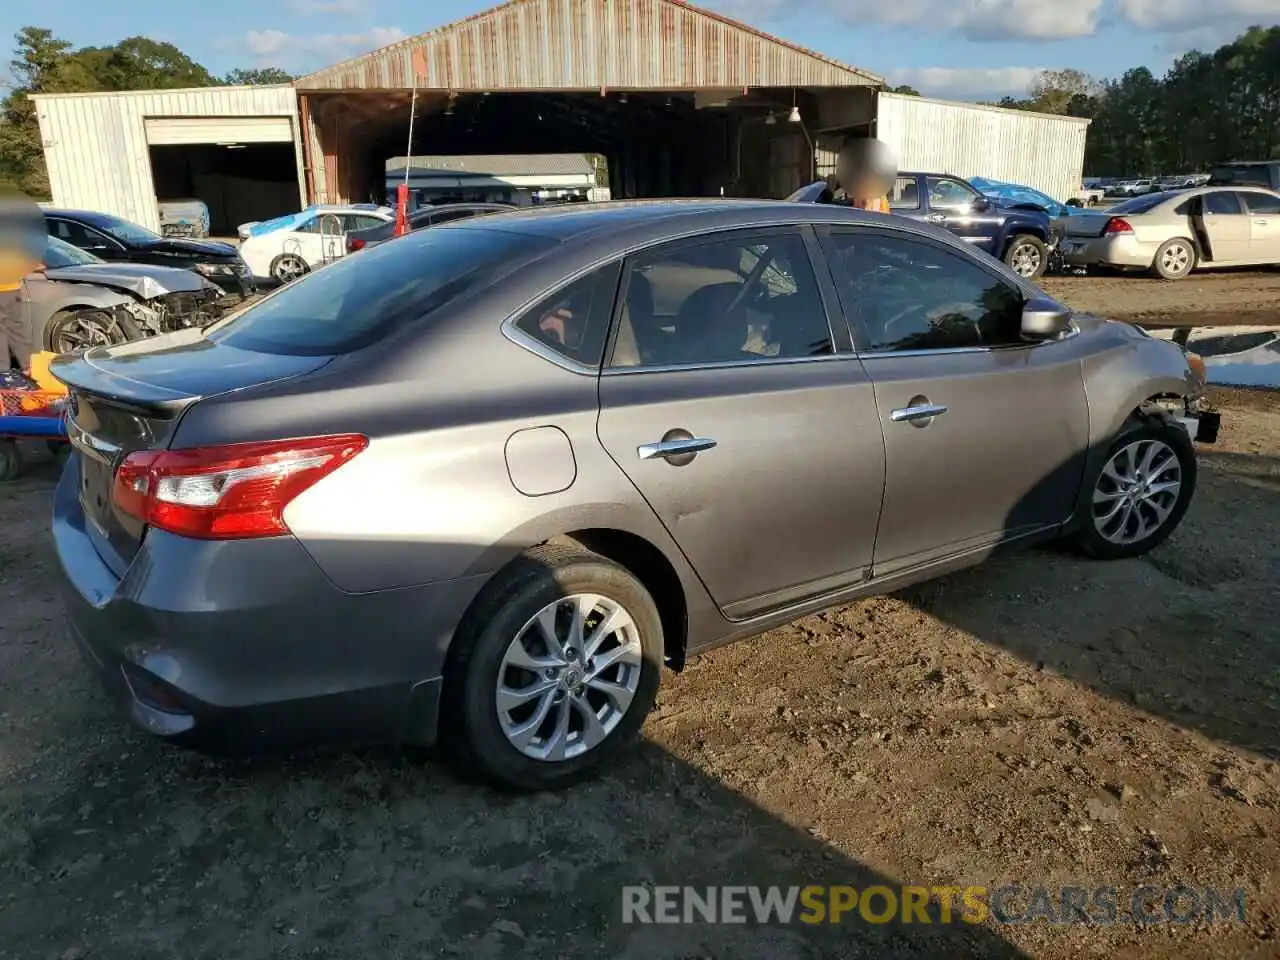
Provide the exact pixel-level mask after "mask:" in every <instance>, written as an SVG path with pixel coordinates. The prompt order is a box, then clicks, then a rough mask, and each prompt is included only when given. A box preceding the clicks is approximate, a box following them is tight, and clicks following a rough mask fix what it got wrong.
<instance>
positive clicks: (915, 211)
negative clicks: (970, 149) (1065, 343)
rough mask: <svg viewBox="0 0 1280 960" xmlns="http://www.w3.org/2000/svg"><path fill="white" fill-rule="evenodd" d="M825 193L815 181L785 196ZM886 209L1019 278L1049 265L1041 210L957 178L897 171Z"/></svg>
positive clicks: (1049, 239) (805, 198)
mask: <svg viewBox="0 0 1280 960" xmlns="http://www.w3.org/2000/svg"><path fill="white" fill-rule="evenodd" d="M829 198H830V193H829V190H828V184H827V182H826V181H825V180H819V181H817V182H816V183H811V184H809V185H808V186H805V187H801V188H800V189H799V190H797V191H796V192H795V193H793V194H792V195H791V196H789V197H788V198H787V199H788V200H792V201H797V202H800V203H823V202H831V201H830V199H829ZM837 202H838V201H837ZM889 209H890V210H892V212H893V213H895V214H899V215H901V216H904V217H910V218H911V219H913V220H923V221H925V222H927V223H934V224H937V225H938V226H940V227H944V228H946V229H947V230H950V231H951V232H952V233H954V234H955V235H956V236H958V237H960V238H961V239H963V240H965V241H967V242H969V243H972V244H973V245H974V246H976V247H979V248H980V249H982V250H985V251H986V252H987V253H989V254H991V255H992V256H993V257H998V258H999V259H1001V260H1003V261H1004V262H1005V263H1006V264H1008V265H1009V267H1010V269H1012V270H1013V271H1014V272H1015V273H1017V274H1018V275H1019V276H1021V277H1026V278H1028V279H1030V278H1033V277H1038V276H1040V275H1041V274H1042V273H1044V271H1045V268H1046V267H1047V266H1048V265H1049V251H1050V246H1051V244H1052V243H1053V239H1054V236H1053V230H1052V227H1051V225H1050V224H1051V221H1050V219H1049V215H1048V214H1047V213H1046V212H1045V211H1044V210H1041V209H1039V208H1037V207H1034V206H1032V205H1029V204H1018V203H1011V202H1008V201H1004V200H1000V199H997V198H994V197H987V196H984V195H983V194H982V193H980V192H979V191H978V190H977V189H975V188H974V187H973V186H972V185H971V184H969V183H968V182H967V181H965V180H962V179H960V178H959V177H953V176H949V175H947V174H941V173H899V174H898V179H897V182H896V183H895V184H894V188H893V193H892V194H890V196H889Z"/></svg>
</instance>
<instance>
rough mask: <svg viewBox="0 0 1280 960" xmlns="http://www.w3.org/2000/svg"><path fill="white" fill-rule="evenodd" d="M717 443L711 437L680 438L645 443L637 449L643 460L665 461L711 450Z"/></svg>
mask: <svg viewBox="0 0 1280 960" xmlns="http://www.w3.org/2000/svg"><path fill="white" fill-rule="evenodd" d="M715 445H716V442H715V441H714V440H712V439H711V438H710V437H680V438H677V439H673V440H659V441H658V442H657V443H643V444H641V445H640V446H638V447H637V448H636V454H637V455H638V456H639V457H640V459H641V460H665V459H667V458H668V457H680V456H687V455H689V454H694V453H701V452H702V451H703V450H710V449H711V448H712V447H714V446H715Z"/></svg>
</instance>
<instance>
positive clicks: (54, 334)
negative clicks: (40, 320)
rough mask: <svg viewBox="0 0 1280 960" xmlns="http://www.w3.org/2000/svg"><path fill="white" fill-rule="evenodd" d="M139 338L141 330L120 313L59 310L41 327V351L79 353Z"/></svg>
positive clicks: (76, 309)
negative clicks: (42, 349)
mask: <svg viewBox="0 0 1280 960" xmlns="http://www.w3.org/2000/svg"><path fill="white" fill-rule="evenodd" d="M140 339H142V331H141V330H139V329H138V325H137V324H135V323H134V322H133V318H132V317H129V316H128V315H127V314H125V313H124V311H123V310H116V311H112V310H102V309H97V308H94V307H77V308H73V309H70V310H59V311H58V312H57V313H55V314H54V315H53V316H52V317H50V318H49V322H48V323H47V324H45V328H44V348H45V349H46V350H48V351H50V352H51V353H81V352H83V351H85V350H88V349H89V348H90V347H108V346H114V345H116V344H120V343H128V342H130V341H132V340H140Z"/></svg>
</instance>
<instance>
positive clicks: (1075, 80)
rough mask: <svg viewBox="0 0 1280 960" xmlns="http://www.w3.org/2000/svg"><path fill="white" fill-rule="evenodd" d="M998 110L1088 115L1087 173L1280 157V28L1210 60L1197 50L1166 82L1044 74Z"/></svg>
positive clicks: (1157, 172) (1137, 75) (1193, 169)
mask: <svg viewBox="0 0 1280 960" xmlns="http://www.w3.org/2000/svg"><path fill="white" fill-rule="evenodd" d="M1028 93H1029V96H1027V97H1026V98H1015V97H1006V98H1004V99H1003V100H1001V101H999V103H998V104H997V105H998V106H1002V107H1012V108H1014V109H1017V110H1035V111H1038V112H1041V113H1056V114H1062V115H1067V116H1073V117H1088V118H1089V119H1091V120H1092V121H1093V122H1092V123H1091V124H1090V125H1089V134H1088V139H1087V140H1086V141H1085V143H1086V146H1085V173H1086V175H1090V176H1113V177H1123V176H1161V175H1174V174H1180V173H1207V172H1208V170H1209V168H1210V167H1211V166H1213V165H1214V164H1216V163H1223V162H1226V161H1231V160H1271V159H1275V158H1280V27H1266V28H1264V27H1250V28H1249V29H1248V30H1247V31H1245V32H1244V33H1243V34H1241V35H1240V36H1239V37H1237V38H1236V39H1235V40H1233V41H1231V42H1230V43H1227V44H1224V45H1223V46H1221V47H1219V48H1218V49H1217V50H1215V51H1214V52H1212V53H1202V52H1200V51H1199V50H1192V51H1191V52H1190V53H1185V54H1183V55H1182V56H1181V57H1179V58H1178V59H1177V60H1176V61H1175V62H1174V64H1173V66H1171V67H1170V68H1169V69H1168V71H1167V72H1166V73H1165V75H1164V76H1163V77H1157V76H1155V75H1154V74H1152V72H1151V71H1150V70H1148V69H1147V68H1146V67H1135V68H1133V69H1132V70H1128V71H1126V72H1125V73H1124V75H1123V76H1122V77H1120V78H1119V79H1114V80H1101V81H1099V80H1096V79H1094V78H1093V77H1090V76H1088V75H1087V74H1085V73H1082V72H1080V71H1079V70H1052V71H1046V72H1044V73H1042V74H1041V75H1040V77H1039V78H1038V79H1037V80H1036V82H1035V83H1034V84H1033V85H1032V88H1031V90H1030V91H1028Z"/></svg>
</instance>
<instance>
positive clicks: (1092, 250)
mask: <svg viewBox="0 0 1280 960" xmlns="http://www.w3.org/2000/svg"><path fill="white" fill-rule="evenodd" d="M1059 249H1060V250H1061V253H1062V258H1063V260H1065V261H1066V262H1067V263H1068V264H1069V265H1070V266H1073V267H1089V266H1100V267H1102V266H1106V267H1141V268H1143V269H1145V268H1147V267H1150V266H1151V264H1152V262H1153V261H1154V260H1155V257H1156V249H1157V247H1155V246H1152V245H1151V244H1149V243H1143V242H1142V241H1140V240H1138V239H1137V238H1136V237H1134V236H1132V235H1131V234H1118V235H1116V236H1110V237H1072V236H1065V237H1063V238H1062V243H1061V244H1059Z"/></svg>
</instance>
